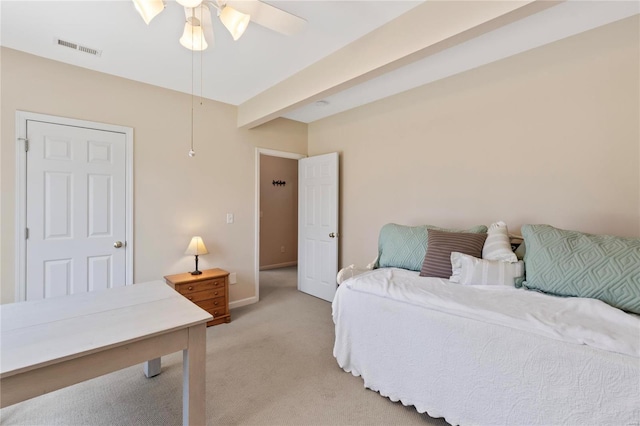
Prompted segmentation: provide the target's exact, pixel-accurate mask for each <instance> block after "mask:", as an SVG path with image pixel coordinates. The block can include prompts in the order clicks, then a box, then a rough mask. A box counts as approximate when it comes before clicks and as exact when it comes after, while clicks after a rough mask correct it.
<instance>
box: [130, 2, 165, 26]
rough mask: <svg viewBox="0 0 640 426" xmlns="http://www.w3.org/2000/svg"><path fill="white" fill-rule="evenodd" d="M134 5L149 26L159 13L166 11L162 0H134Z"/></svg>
mask: <svg viewBox="0 0 640 426" xmlns="http://www.w3.org/2000/svg"><path fill="white" fill-rule="evenodd" d="M133 4H134V6H135V7H136V10H137V11H138V13H139V14H140V16H142V19H143V20H144V23H145V24H147V25H149V22H151V20H152V19H153V18H155V17H156V16H157V15H158V13H160V12H162V11H163V10H164V3H163V2H162V0H133Z"/></svg>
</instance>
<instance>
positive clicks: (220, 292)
mask: <svg viewBox="0 0 640 426" xmlns="http://www.w3.org/2000/svg"><path fill="white" fill-rule="evenodd" d="M224 296H225V291H224V287H223V288H213V289H210V290H205V291H198V292H189V293H184V297H186V298H187V299H189V300H191V301H192V302H199V301H201V300H208V299H213V298H215V297H224Z"/></svg>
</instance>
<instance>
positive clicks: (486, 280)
mask: <svg viewBox="0 0 640 426" xmlns="http://www.w3.org/2000/svg"><path fill="white" fill-rule="evenodd" d="M451 267H452V269H453V271H452V273H451V278H449V281H451V282H454V283H458V284H463V285H506V286H510V287H513V286H514V285H515V281H516V279H517V278H522V277H523V276H524V262H523V261H519V262H515V263H509V262H503V261H500V260H485V259H478V258H476V257H472V256H468V255H466V254H462V253H458V252H455V251H454V252H453V253H451Z"/></svg>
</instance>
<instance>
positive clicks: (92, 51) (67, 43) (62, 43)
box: [54, 38, 102, 56]
mask: <svg viewBox="0 0 640 426" xmlns="http://www.w3.org/2000/svg"><path fill="white" fill-rule="evenodd" d="M54 42H55V44H57V45H58V46H63V47H68V48H69V49H73V50H77V51H80V52H84V53H88V54H90V55H93V56H101V55H102V51H101V50H98V49H94V48H92V47H87V46H82V45H80V44H78V43H74V42H72V41H67V40H62V39H61V38H56V39H54Z"/></svg>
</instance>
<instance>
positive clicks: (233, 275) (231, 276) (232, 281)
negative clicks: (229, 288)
mask: <svg viewBox="0 0 640 426" xmlns="http://www.w3.org/2000/svg"><path fill="white" fill-rule="evenodd" d="M235 283H236V273H235V272H231V273H230V274H229V284H235Z"/></svg>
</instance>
